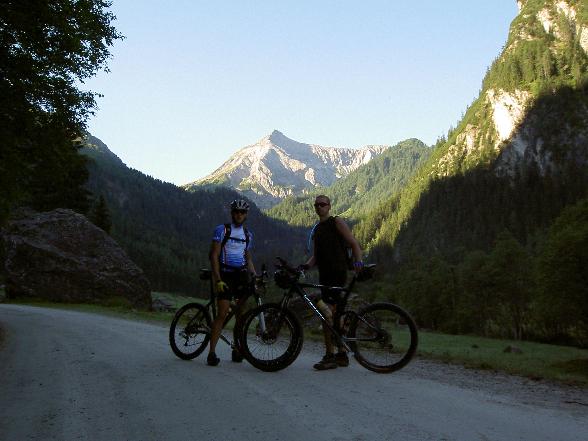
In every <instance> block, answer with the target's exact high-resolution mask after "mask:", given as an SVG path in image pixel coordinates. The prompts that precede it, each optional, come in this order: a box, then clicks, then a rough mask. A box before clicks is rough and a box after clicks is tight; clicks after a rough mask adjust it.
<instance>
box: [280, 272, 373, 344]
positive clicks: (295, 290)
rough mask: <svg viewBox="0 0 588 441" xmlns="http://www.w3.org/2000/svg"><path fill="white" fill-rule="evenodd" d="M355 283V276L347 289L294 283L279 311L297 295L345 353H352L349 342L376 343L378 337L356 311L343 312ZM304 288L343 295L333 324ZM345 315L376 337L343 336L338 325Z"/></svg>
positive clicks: (285, 307)
mask: <svg viewBox="0 0 588 441" xmlns="http://www.w3.org/2000/svg"><path fill="white" fill-rule="evenodd" d="M355 282H356V276H355V275H354V276H353V278H352V279H351V282H350V283H349V285H348V286H347V287H338V286H327V285H320V284H315V283H304V282H302V283H301V282H299V281H295V282H294V283H293V284H292V286H291V287H290V289H289V290H288V291H286V293H285V294H284V297H283V298H282V300H281V302H280V309H281V310H283V309H287V308H288V304H289V302H290V299H291V298H292V297H293V296H294V294H298V296H299V297H301V298H302V300H303V301H304V302H305V303H306V304H307V305H308V307H309V308H310V309H311V310H312V311H313V312H314V314H315V315H316V316H318V317H319V319H320V320H321V322H322V324H323V326H325V325H326V326H327V328H328V330H329V331H330V332H331V333H332V334H333V335H334V336H335V338H336V340H337V343H338V344H339V345H340V346H343V347H344V348H345V350H346V351H347V352H350V353H353V352H354V351H353V349H352V348H351V347H350V345H349V344H348V343H349V342H355V341H377V340H378V338H379V337H380V330H379V329H378V328H376V327H375V326H373V325H372V324H371V323H369V322H368V321H366V320H365V319H364V318H363V317H362V316H360V315H359V314H357V312H356V311H353V310H348V311H345V307H346V306H347V300H348V299H349V295H350V294H351V290H352V289H353V287H354V285H355ZM304 288H313V289H328V290H331V291H335V292H340V293H342V294H343V299H342V301H341V303H340V305H342V306H343V308H342V309H343V310H339V308H337V309H336V310H335V314H334V316H333V324H331V323H329V320H327V319H326V318H325V316H324V315H323V313H322V312H321V311H320V310H319V309H318V308H317V306H316V305H315V304H314V303H313V302H312V300H310V297H309V296H308V293H307V292H306V291H305V289H304ZM347 314H349V315H352V316H353V317H355V318H356V319H357V320H361V321H362V322H363V323H364V324H366V325H367V326H368V327H370V328H371V329H373V330H374V331H376V337H372V338H355V337H348V336H346V335H344V334H343V332H341V328H340V323H341V318H342V317H344V316H345V315H347Z"/></svg>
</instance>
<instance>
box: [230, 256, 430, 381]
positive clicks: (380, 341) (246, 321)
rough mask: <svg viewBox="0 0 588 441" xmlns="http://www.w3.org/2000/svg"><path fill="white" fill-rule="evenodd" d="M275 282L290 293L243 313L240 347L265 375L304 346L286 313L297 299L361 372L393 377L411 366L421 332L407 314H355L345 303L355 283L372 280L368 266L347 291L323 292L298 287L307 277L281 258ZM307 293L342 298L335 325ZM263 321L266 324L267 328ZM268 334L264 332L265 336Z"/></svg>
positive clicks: (395, 310) (376, 309)
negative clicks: (326, 329) (372, 372)
mask: <svg viewBox="0 0 588 441" xmlns="http://www.w3.org/2000/svg"><path fill="white" fill-rule="evenodd" d="M278 260H279V263H278V265H276V266H277V271H276V272H275V273H274V280H275V281H276V283H277V284H278V286H279V287H281V288H284V289H286V291H284V296H283V298H282V300H281V301H280V302H279V303H266V304H264V305H262V306H258V307H256V308H254V309H251V310H249V311H248V312H247V313H245V314H244V315H243V316H242V318H241V320H242V323H241V327H240V332H241V335H240V337H239V341H240V344H241V353H242V354H243V356H244V357H245V359H246V360H247V361H248V362H249V363H251V364H252V365H253V366H255V367H256V368H258V369H261V370H262V371H267V372H272V371H278V370H281V369H284V368H286V367H287V366H289V365H290V364H291V363H293V362H294V360H296V358H297V357H298V355H299V353H300V350H301V349H302V344H303V340H304V336H303V328H302V325H301V324H300V322H299V320H298V318H297V317H296V315H295V314H294V313H293V312H292V311H291V310H290V309H289V308H288V304H289V302H290V300H291V299H292V297H294V296H295V295H297V296H299V297H300V298H302V300H303V301H304V303H306V305H308V307H309V308H310V309H311V310H312V311H313V312H314V314H315V315H316V316H318V317H319V319H320V320H321V322H322V326H326V327H327V328H328V330H329V331H330V332H331V333H332V334H333V336H334V337H335V342H338V344H339V345H340V346H341V347H343V348H345V350H346V351H347V352H349V353H353V355H354V357H355V359H356V360H357V361H358V362H359V364H360V365H362V366H363V367H365V368H367V369H369V370H371V371H374V372H378V373H389V372H394V371H396V370H398V369H401V368H402V367H404V366H406V364H407V363H408V362H409V361H410V360H411V358H412V357H413V355H414V353H415V352H416V348H417V345H418V332H417V327H416V324H415V322H414V320H413V319H412V317H411V316H410V314H408V312H406V311H405V310H404V309H402V308H401V307H399V306H397V305H395V304H392V303H384V302H382V303H373V304H369V305H367V306H365V307H362V308H361V309H359V311H355V310H352V309H348V308H347V301H348V299H349V296H350V294H351V290H352V289H353V287H354V285H355V283H356V282H360V281H363V280H367V279H369V278H371V277H372V276H373V274H374V271H375V265H373V264H372V265H365V266H364V268H363V269H362V270H361V271H360V273H359V274H354V276H353V278H352V280H351V282H350V283H349V285H348V286H347V287H336V286H325V285H319V284H314V283H304V282H300V281H299V279H300V277H301V276H302V275H303V271H301V270H298V269H294V268H292V267H290V266H289V265H288V264H287V263H286V262H285V261H284V260H283V259H280V258H278ZM305 288H316V289H321V290H330V291H332V292H333V293H335V292H338V293H340V298H341V302H340V303H339V304H338V306H337V308H336V311H335V314H334V317H333V321H332V323H333V324H331V323H329V321H328V320H327V319H326V318H325V316H324V315H323V313H322V312H321V311H320V309H319V308H318V306H317V305H315V304H314V303H313V302H312V301H311V300H310V298H309V295H308V293H307V292H306V290H305ZM260 320H263V321H264V326H263V328H262V327H261V326H260ZM264 329H265V330H264Z"/></svg>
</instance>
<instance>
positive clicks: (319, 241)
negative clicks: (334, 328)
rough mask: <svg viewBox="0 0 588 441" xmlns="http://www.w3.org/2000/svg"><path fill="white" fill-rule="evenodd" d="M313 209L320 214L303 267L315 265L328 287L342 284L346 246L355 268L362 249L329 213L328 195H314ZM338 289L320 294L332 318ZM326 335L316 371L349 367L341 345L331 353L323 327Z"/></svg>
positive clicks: (346, 264)
mask: <svg viewBox="0 0 588 441" xmlns="http://www.w3.org/2000/svg"><path fill="white" fill-rule="evenodd" d="M314 209H315V211H316V214H317V215H318V216H319V223H318V224H317V225H316V227H315V228H314V247H313V255H312V257H311V258H310V259H309V260H308V261H307V262H306V263H305V264H304V265H302V266H303V267H304V268H305V269H309V268H311V267H313V266H315V265H316V266H317V267H318V271H319V283H320V284H321V285H328V286H344V285H345V282H346V280H347V269H348V257H347V248H348V247H351V250H352V253H353V266H354V269H355V271H359V270H361V268H362V266H363V263H362V261H361V248H360V247H359V243H358V242H357V240H356V239H355V237H353V234H352V233H351V230H350V229H349V227H348V226H347V224H346V223H345V221H343V219H341V218H340V217H337V216H331V215H330V214H329V211H330V210H331V201H330V199H329V198H328V197H327V196H324V195H320V196H317V197H316V199H315V201H314ZM339 294H340V293H339V292H332V291H329V290H326V289H324V290H323V291H322V293H321V297H322V299H321V300H322V301H324V302H325V303H326V304H327V305H328V309H326V308H325V309H326V312H327V314H325V315H327V316H328V315H330V317H327V318H330V319H331V321H332V316H333V313H334V312H335V310H336V308H337V305H338V304H339V303H340V301H341V299H340V298H339ZM323 331H324V337H325V348H326V354H325V356H324V357H323V358H322V360H321V361H319V362H318V363H316V364H315V365H314V368H315V369H317V370H325V369H334V368H336V367H338V366H348V365H349V359H348V357H347V354H346V353H345V351H344V350H343V348H341V347H339V352H338V353H337V354H335V353H334V345H333V341H332V335H331V333H330V332H329V331H328V329H327V328H326V327H324V328H323Z"/></svg>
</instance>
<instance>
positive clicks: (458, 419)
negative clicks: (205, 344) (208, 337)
mask: <svg viewBox="0 0 588 441" xmlns="http://www.w3.org/2000/svg"><path fill="white" fill-rule="evenodd" d="M0 326H2V327H3V328H4V337H5V338H4V342H3V343H2V347H1V348H0V440H2V441H12V440H14V441H23V440H108V441H113V440H114V441H116V440H141V441H145V440H198V441H248V440H256V441H265V440H280V441H290V440H292V441H301V440H307V439H308V440H313V441H323V440H329V441H347V440H348V441H352V440H353V441H360V440H361V441H373V440H394V441H403V440H419V441H424V440H465V441H475V440H481V441H490V440H491V441H494V440H507V441H514V440H532V441H541V440H554V441H565V440H578V441H586V440H588V390H586V389H578V388H572V387H561V386H556V385H552V384H549V383H546V382H533V381H530V380H526V379H523V378H518V377H512V376H507V375H496V374H492V373H487V372H476V371H471V370H465V369H463V368H460V367H456V366H449V365H444V364H440V363H434V362H429V361H424V360H416V361H414V362H412V363H411V364H410V365H409V366H408V367H406V368H405V369H404V370H402V371H400V372H397V373H393V374H390V375H381V374H374V373H371V372H369V371H366V370H365V369H363V368H361V367H360V366H359V365H358V364H357V363H355V362H354V361H352V363H351V365H350V366H349V367H348V368H339V369H336V370H333V371H325V372H315V371H313V370H312V368H311V366H312V364H313V363H314V362H315V361H317V359H318V358H319V356H320V354H319V353H318V352H316V351H312V350H309V349H308V348H305V349H303V352H302V354H301V356H300V357H299V358H298V360H297V361H296V362H295V363H294V364H293V365H292V366H290V367H289V368H288V369H286V370H283V371H280V372H277V373H264V372H261V371H258V370H256V369H255V368H253V367H252V366H250V365H249V364H247V363H243V364H237V363H232V362H230V351H229V349H228V347H227V346H226V345H224V344H222V343H220V344H219V351H218V353H219V356H220V357H221V360H222V361H221V364H220V365H219V366H218V367H216V368H211V367H208V366H206V364H205V357H203V356H201V357H199V358H197V359H196V360H193V361H190V362H186V361H182V360H180V359H178V358H176V357H175V356H174V355H173V353H172V352H171V350H170V348H169V346H168V342H167V328H166V327H164V326H157V325H150V324H144V323H137V322H131V321H125V320H121V319H116V318H111V317H104V316H100V315H96V314H86V313H80V312H71V311H62V310H54V309H45V308H37V307H29V306H18V305H0Z"/></svg>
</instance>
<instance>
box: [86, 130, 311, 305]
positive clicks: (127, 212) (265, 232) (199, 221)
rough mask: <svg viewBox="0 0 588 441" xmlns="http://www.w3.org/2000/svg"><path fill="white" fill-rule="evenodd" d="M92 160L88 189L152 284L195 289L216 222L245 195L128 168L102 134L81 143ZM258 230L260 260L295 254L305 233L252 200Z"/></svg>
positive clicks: (256, 246)
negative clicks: (191, 186)
mask: <svg viewBox="0 0 588 441" xmlns="http://www.w3.org/2000/svg"><path fill="white" fill-rule="evenodd" d="M82 153H83V154H85V155H86V156H87V157H88V158H89V159H90V160H89V161H88V162H89V164H88V168H89V172H90V178H89V180H88V188H89V190H90V191H91V192H92V193H93V194H94V195H95V196H96V197H99V196H100V195H102V196H104V199H105V200H106V203H107V205H108V208H109V210H110V213H111V217H112V236H113V237H114V238H115V239H116V240H117V241H118V242H119V243H120V244H121V246H122V247H123V248H124V249H125V251H127V253H128V254H129V256H130V257H131V258H132V259H133V260H134V261H135V262H136V263H137V264H138V265H139V266H140V267H141V268H142V269H143V270H144V271H145V273H146V274H147V277H148V278H149V279H150V281H151V284H152V286H153V289H155V290H166V291H183V292H189V293H195V290H196V289H197V287H198V269H199V268H200V267H208V266H209V263H208V257H207V254H208V249H209V246H210V241H211V237H212V231H213V229H214V227H215V226H216V225H218V224H220V223H225V222H229V221H230V214H229V209H228V204H229V203H230V201H232V200H233V199H235V198H239V197H241V196H240V195H239V194H238V193H237V192H235V191H233V190H230V189H226V188H220V187H219V188H213V189H209V190H197V191H193V192H186V191H185V190H183V189H181V188H179V187H177V186H175V185H173V184H170V183H167V182H162V181H160V180H159V179H154V178H152V177H150V176H146V175H145V174H143V173H141V172H139V171H137V170H133V169H130V168H128V167H127V166H126V165H125V164H124V163H123V162H122V161H121V160H120V159H119V158H118V157H117V156H116V155H114V154H113V153H112V152H111V151H110V150H109V149H108V148H107V147H106V145H105V144H104V143H102V142H101V141H100V140H99V139H98V138H95V137H93V136H89V137H88V139H87V141H86V147H85V148H83V149H82ZM247 225H248V227H249V228H250V229H251V230H252V231H253V232H254V256H255V261H256V263H257V264H258V265H259V264H260V263H261V262H267V263H270V262H272V261H273V258H274V257H275V256H276V255H280V256H284V257H292V256H294V255H295V254H296V252H297V251H296V250H297V249H298V250H299V249H301V248H302V246H303V244H304V241H305V235H304V234H305V233H304V232H302V231H299V230H297V229H295V228H291V227H289V226H287V225H286V224H285V223H283V222H279V221H275V220H273V219H270V218H268V217H267V216H265V215H264V214H263V213H261V212H260V210H259V209H258V208H257V207H256V206H255V205H252V209H251V211H250V213H249V219H248V222H247Z"/></svg>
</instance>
